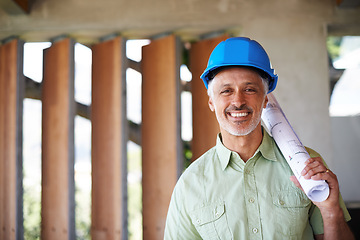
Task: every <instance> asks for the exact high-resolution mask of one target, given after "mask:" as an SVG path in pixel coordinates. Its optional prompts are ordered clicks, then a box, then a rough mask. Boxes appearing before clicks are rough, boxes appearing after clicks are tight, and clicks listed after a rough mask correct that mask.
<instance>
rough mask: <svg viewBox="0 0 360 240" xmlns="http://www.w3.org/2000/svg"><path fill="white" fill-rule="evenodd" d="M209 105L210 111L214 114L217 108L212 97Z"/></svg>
mask: <svg viewBox="0 0 360 240" xmlns="http://www.w3.org/2000/svg"><path fill="white" fill-rule="evenodd" d="M208 103H209V108H210V110H211V111H212V112H214V111H215V106H214V103H213V100H212V98H211V97H209V101H208Z"/></svg>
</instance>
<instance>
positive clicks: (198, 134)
mask: <svg viewBox="0 0 360 240" xmlns="http://www.w3.org/2000/svg"><path fill="white" fill-rule="evenodd" d="M227 37H228V36H227V35H222V36H219V37H216V38H211V39H207V40H202V41H199V42H196V43H194V44H192V45H191V50H190V71H191V73H192V76H193V78H192V81H191V89H192V103H193V140H192V151H193V160H195V159H197V158H198V157H200V156H201V155H202V154H203V153H205V152H206V151H207V150H208V149H210V148H211V147H213V146H214V145H215V143H216V135H217V134H218V133H219V125H218V123H217V120H216V117H215V114H214V113H213V112H211V111H210V109H209V105H208V99H209V98H208V95H207V92H206V88H205V85H204V83H203V81H202V80H201V79H200V76H201V74H202V73H203V71H204V70H205V68H206V66H207V62H208V59H209V56H210V54H211V52H212V50H213V49H214V48H215V46H216V45H217V44H218V43H219V42H221V41H223V40H225V39H226V38H227Z"/></svg>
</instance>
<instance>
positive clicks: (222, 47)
mask: <svg viewBox="0 0 360 240" xmlns="http://www.w3.org/2000/svg"><path fill="white" fill-rule="evenodd" d="M229 66H246V67H253V68H256V69H258V70H260V71H262V72H264V73H265V74H266V75H268V77H269V91H268V93H270V92H272V91H273V90H274V89H275V87H276V83H277V79H278V76H277V75H276V74H275V73H274V69H272V68H271V63H270V59H269V57H268V55H267V53H266V51H265V50H264V48H263V47H262V46H261V45H260V44H259V43H258V42H256V41H255V40H251V39H249V38H244V37H235V38H229V39H227V40H225V41H222V42H221V43H219V44H218V45H217V46H216V47H215V48H214V50H213V51H212V53H211V55H210V57H209V61H208V65H207V68H206V69H205V71H204V73H203V74H202V75H201V76H200V78H201V79H202V80H203V81H204V84H205V87H206V88H208V82H209V81H210V80H212V79H213V77H214V76H215V75H216V74H214V72H216V73H217V71H216V70H219V68H223V67H229Z"/></svg>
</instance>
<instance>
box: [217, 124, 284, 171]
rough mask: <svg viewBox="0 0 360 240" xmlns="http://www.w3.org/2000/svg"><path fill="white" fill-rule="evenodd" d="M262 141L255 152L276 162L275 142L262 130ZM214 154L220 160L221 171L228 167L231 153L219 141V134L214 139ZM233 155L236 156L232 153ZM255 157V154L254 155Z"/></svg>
mask: <svg viewBox="0 0 360 240" xmlns="http://www.w3.org/2000/svg"><path fill="white" fill-rule="evenodd" d="M263 133H264V134H263V140H262V142H261V144H260V146H259V148H258V149H257V150H256V152H260V153H261V155H262V156H263V157H264V158H265V159H267V160H270V161H277V160H276V155H275V151H274V150H275V147H276V146H275V142H274V140H273V139H272V138H271V137H270V136H269V134H268V133H267V131H266V130H265V129H263ZM216 153H217V155H218V157H219V159H220V163H221V168H222V170H225V168H226V167H227V166H228V165H229V162H230V159H231V154H232V151H231V150H229V149H228V148H226V147H225V146H224V144H223V143H222V140H221V133H219V134H218V136H217V139H216ZM234 154H236V153H235V152H234ZM254 155H256V154H254Z"/></svg>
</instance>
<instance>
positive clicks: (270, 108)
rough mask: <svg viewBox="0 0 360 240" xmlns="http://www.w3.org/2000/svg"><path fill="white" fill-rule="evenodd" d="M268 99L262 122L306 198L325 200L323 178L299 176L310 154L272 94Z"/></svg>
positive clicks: (325, 190) (325, 186) (326, 196)
mask: <svg viewBox="0 0 360 240" xmlns="http://www.w3.org/2000/svg"><path fill="white" fill-rule="evenodd" d="M268 99H269V101H268V103H267V105H266V108H265V109H264V110H263V113H262V116H261V119H262V121H263V124H264V125H265V127H266V128H267V129H268V131H269V133H270V134H271V135H272V137H273V138H274V140H275V142H276V144H277V145H278V147H279V149H280V151H281V153H282V154H283V156H284V157H285V159H286V161H287V163H288V164H289V166H290V168H291V170H292V171H293V173H294V175H295V177H296V178H297V180H298V181H299V183H300V185H301V187H302V188H303V190H304V192H305V194H306V195H307V196H308V198H309V199H310V200H312V201H315V202H322V201H324V200H326V199H327V198H328V196H329V185H328V184H327V183H326V182H325V181H324V180H312V179H305V178H304V177H303V176H301V174H300V173H301V171H302V170H303V169H304V167H305V161H306V160H307V159H309V158H310V155H309V154H308V152H307V151H306V149H305V147H304V146H303V144H302V143H301V142H300V139H299V138H298V136H297V135H296V133H295V131H294V130H293V128H292V127H291V125H290V123H289V121H288V120H287V119H286V117H285V114H284V113H283V111H282V109H281V107H280V105H279V103H278V102H277V101H276V98H275V97H274V95H273V94H271V93H270V94H268Z"/></svg>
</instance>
